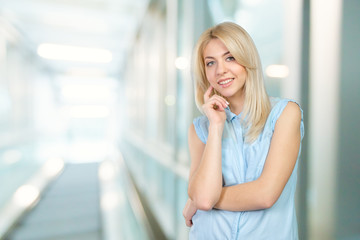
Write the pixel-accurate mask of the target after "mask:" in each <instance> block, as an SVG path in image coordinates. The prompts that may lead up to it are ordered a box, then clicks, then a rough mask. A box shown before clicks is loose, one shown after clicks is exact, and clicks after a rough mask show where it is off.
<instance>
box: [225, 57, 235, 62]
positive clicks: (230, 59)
mask: <svg viewBox="0 0 360 240" xmlns="http://www.w3.org/2000/svg"><path fill="white" fill-rule="evenodd" d="M226 60H227V61H234V60H235V58H234V57H232V56H230V57H227V58H226Z"/></svg>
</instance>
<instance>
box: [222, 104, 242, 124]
mask: <svg viewBox="0 0 360 240" xmlns="http://www.w3.org/2000/svg"><path fill="white" fill-rule="evenodd" d="M225 114H226V120H227V121H229V122H230V121H232V120H233V119H234V118H236V117H237V115H236V114H235V113H233V112H231V110H230V108H229V107H226V108H225ZM240 115H241V113H240V114H239V116H240Z"/></svg>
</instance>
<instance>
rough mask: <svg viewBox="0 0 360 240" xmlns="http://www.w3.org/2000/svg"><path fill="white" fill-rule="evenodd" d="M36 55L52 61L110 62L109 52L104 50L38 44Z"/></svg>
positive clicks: (110, 55)
mask: <svg viewBox="0 0 360 240" xmlns="http://www.w3.org/2000/svg"><path fill="white" fill-rule="evenodd" d="M37 53H38V54H39V56H41V57H43V58H46V59H52V60H65V61H75V62H95V63H109V62H111V60H112V54H111V52H110V51H109V50H106V49H101V48H87V47H77V46H70V45H59V44H51V43H43V44H40V45H39V47H38V49H37Z"/></svg>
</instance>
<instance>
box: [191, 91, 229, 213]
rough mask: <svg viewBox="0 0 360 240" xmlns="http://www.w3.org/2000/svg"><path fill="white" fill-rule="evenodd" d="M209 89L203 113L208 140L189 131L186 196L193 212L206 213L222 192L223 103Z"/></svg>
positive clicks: (205, 96)
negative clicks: (194, 210) (191, 203)
mask: <svg viewBox="0 0 360 240" xmlns="http://www.w3.org/2000/svg"><path fill="white" fill-rule="evenodd" d="M212 91H213V87H211V86H210V87H209V88H208V89H207V91H206V92H205V94H204V102H205V103H204V104H203V106H202V109H203V112H204V113H205V115H206V117H207V118H208V120H209V128H208V137H207V141H206V144H204V143H203V142H202V141H201V140H200V139H199V137H198V136H197V134H196V131H195V127H194V125H193V124H192V125H191V126H190V129H189V134H188V136H189V138H188V143H189V150H190V157H191V166H190V177H189V187H188V195H189V197H190V199H191V200H192V202H193V204H194V205H195V207H196V208H197V209H201V210H205V211H206V210H210V209H212V208H213V207H214V205H215V203H217V202H218V200H219V198H220V194H221V191H222V169H221V138H222V133H223V130H224V124H225V120H226V114H225V111H224V110H225V108H226V107H227V106H228V103H227V101H226V100H225V99H224V98H222V97H220V96H218V95H215V94H214V95H213V94H212Z"/></svg>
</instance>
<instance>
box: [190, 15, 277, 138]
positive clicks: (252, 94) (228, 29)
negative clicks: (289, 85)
mask: <svg viewBox="0 0 360 240" xmlns="http://www.w3.org/2000/svg"><path fill="white" fill-rule="evenodd" d="M215 38H217V39H219V40H220V41H222V42H223V43H224V45H225V46H226V47H227V49H228V50H229V52H230V53H231V54H232V56H233V57H234V58H235V60H236V61H237V62H238V63H239V64H240V65H242V66H243V67H245V69H246V72H247V78H246V80H245V86H244V93H245V102H244V107H243V113H242V116H243V117H242V120H243V123H244V125H245V128H247V129H248V130H247V132H246V141H247V142H253V141H254V140H256V138H257V137H258V136H259V134H260V133H261V132H262V130H263V128H264V126H265V123H266V119H267V117H268V116H269V113H270V111H271V104H270V100H269V97H268V95H267V93H266V90H265V86H264V80H263V73H262V67H261V61H260V57H259V54H258V51H257V49H256V46H255V44H254V42H253V40H252V38H251V37H250V35H249V34H248V33H247V32H246V31H245V30H244V29H243V28H242V27H240V26H239V25H237V24H235V23H232V22H223V23H220V24H218V25H216V26H214V27H211V28H209V29H207V30H206V31H205V32H203V33H202V35H201V36H200V38H199V40H198V42H197V44H196V47H195V50H194V56H193V71H194V78H195V101H196V105H197V107H198V108H199V110H200V111H201V106H202V105H203V104H204V93H205V91H206V90H207V89H208V88H209V86H210V84H209V82H208V80H207V78H206V74H205V62H204V49H205V47H206V46H207V44H208V43H209V42H210V41H211V40H212V39H215Z"/></svg>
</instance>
